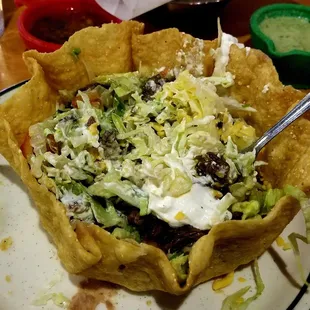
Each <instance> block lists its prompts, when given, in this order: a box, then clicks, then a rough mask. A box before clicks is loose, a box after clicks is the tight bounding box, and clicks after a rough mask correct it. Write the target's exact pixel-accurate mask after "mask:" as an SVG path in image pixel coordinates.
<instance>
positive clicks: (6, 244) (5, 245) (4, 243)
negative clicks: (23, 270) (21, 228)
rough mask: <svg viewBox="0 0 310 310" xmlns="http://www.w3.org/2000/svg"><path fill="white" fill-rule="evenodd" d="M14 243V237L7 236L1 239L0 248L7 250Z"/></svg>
mask: <svg viewBox="0 0 310 310" xmlns="http://www.w3.org/2000/svg"><path fill="white" fill-rule="evenodd" d="M12 244H13V239H12V237H7V238H4V239H2V240H1V242H0V250H1V251H6V250H8V249H9V248H10V247H11V246H12Z"/></svg>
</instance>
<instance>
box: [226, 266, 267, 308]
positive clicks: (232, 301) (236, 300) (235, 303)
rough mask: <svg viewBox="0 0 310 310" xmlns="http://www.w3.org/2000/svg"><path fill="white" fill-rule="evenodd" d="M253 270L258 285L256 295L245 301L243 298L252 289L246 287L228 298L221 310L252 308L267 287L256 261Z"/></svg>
mask: <svg viewBox="0 0 310 310" xmlns="http://www.w3.org/2000/svg"><path fill="white" fill-rule="evenodd" d="M252 270H253V274H254V279H255V284H256V293H255V295H253V296H252V297H249V298H247V299H246V300H244V301H243V299H242V296H244V295H245V294H246V293H247V292H248V291H249V289H250V288H251V286H246V287H244V288H242V289H240V290H239V291H237V292H236V293H234V294H232V295H230V296H228V297H226V298H225V299H224V301H223V304H222V308H221V310H246V309H247V308H248V307H249V306H250V304H251V303H252V302H253V301H255V300H256V299H257V298H258V297H259V296H260V295H261V294H262V293H263V291H264V289H265V285H264V283H263V280H262V278H261V275H260V272H259V266H258V262H257V260H255V261H254V263H253V265H252Z"/></svg>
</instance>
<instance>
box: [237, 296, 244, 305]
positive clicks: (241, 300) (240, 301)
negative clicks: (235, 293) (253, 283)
mask: <svg viewBox="0 0 310 310" xmlns="http://www.w3.org/2000/svg"><path fill="white" fill-rule="evenodd" d="M236 302H237V304H242V303H243V302H244V298H243V297H239V298H238V299H237V300H236Z"/></svg>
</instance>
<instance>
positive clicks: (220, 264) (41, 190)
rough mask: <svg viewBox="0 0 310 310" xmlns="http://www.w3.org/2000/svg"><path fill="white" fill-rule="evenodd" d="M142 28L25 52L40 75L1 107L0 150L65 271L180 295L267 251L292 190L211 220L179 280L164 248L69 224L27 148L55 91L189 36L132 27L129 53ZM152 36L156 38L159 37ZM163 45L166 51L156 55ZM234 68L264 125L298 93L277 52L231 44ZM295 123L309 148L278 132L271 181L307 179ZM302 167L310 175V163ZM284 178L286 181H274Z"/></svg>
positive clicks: (241, 93)
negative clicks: (280, 71)
mask: <svg viewBox="0 0 310 310" xmlns="http://www.w3.org/2000/svg"><path fill="white" fill-rule="evenodd" d="M142 29H143V25H141V24H138V23H135V22H128V23H122V24H120V25H105V26H103V27H102V28H88V29H85V30H82V31H80V32H78V33H77V34H75V35H74V36H73V37H72V38H71V39H70V41H69V42H68V43H67V44H65V45H64V47H63V48H61V49H60V50H58V51H56V52H55V53H52V54H40V53H38V52H35V51H29V52H27V53H26V54H25V60H26V62H27V65H28V67H29V68H30V70H31V71H32V73H33V78H32V79H31V80H30V82H29V83H27V84H26V85H24V86H23V87H21V88H20V89H19V91H18V92H17V93H16V94H15V95H14V96H13V97H12V98H11V99H9V100H8V101H7V102H6V103H5V104H4V105H2V106H1V107H0V153H1V154H2V155H3V156H4V157H5V158H6V159H7V160H8V162H9V163H10V165H11V166H12V167H13V168H14V170H15V171H16V173H18V174H19V175H20V177H21V179H22V181H23V182H24V183H25V185H26V186H27V188H28V190H29V192H30V194H31V196H32V198H33V201H34V202H35V204H36V206H37V208H38V211H39V214H40V220H41V223H42V226H43V227H44V229H45V230H46V231H47V232H48V233H49V235H50V236H51V238H52V240H53V242H54V244H55V245H56V247H57V250H58V255H59V257H60V259H61V262H62V263H63V265H64V266H65V268H66V269H67V270H68V272H70V273H74V274H81V275H84V276H87V277H91V278H96V279H100V280H106V281H110V282H113V283H117V284H120V285H123V286H125V287H127V288H129V289H131V290H134V291H147V290H162V291H166V292H169V293H172V294H183V293H185V292H187V291H189V290H190V289H191V288H192V287H193V286H195V285H197V284H199V283H201V282H204V281H207V280H208V279H210V278H213V277H216V276H219V275H222V274H224V273H228V272H230V271H232V270H234V269H235V268H237V267H238V266H240V265H242V264H246V263H249V262H250V261H251V260H253V259H254V258H256V257H258V256H259V255H261V254H262V253H263V252H264V251H265V250H266V249H267V248H268V247H269V246H270V245H271V243H272V242H273V240H274V239H275V238H276V237H277V236H278V235H279V234H280V233H281V232H282V230H283V229H284V228H285V227H286V225H287V224H288V223H289V222H290V221H291V220H292V219H293V217H294V216H295V214H296V213H297V212H298V210H299V203H298V201H296V200H295V199H293V198H292V197H284V198H282V199H281V200H280V201H279V202H278V203H277V205H276V206H275V207H274V208H273V210H272V211H271V212H270V214H269V215H268V216H267V217H266V218H264V219H263V220H246V221H242V220H240V221H228V222H224V223H221V224H219V225H216V226H214V227H213V228H212V229H211V231H210V232H209V234H208V235H206V236H204V237H202V238H201V239H199V240H198V242H196V244H195V245H194V246H193V248H192V250H191V252H190V256H189V275H188V279H187V282H186V285H185V286H184V287H180V285H179V284H178V282H177V278H176V274H175V272H174V269H173V268H172V266H171V264H170V263H169V261H168V259H167V257H166V255H165V254H164V252H162V251H161V250H160V249H158V248H155V247H153V246H151V245H147V244H143V243H141V244H138V243H136V242H134V241H130V240H128V241H127V240H117V239H116V238H114V237H113V236H112V235H111V234H110V233H108V232H107V231H105V230H103V229H102V228H100V227H99V226H96V225H87V224H85V223H77V224H76V226H75V227H73V226H71V225H70V223H69V220H68V218H67V216H66V213H65V207H64V206H63V204H61V203H60V202H59V201H57V200H56V197H55V195H54V194H53V193H51V192H50V191H48V189H47V188H46V187H45V186H43V185H40V184H39V183H38V182H37V180H36V179H35V178H34V177H33V176H32V174H31V172H30V170H29V166H28V164H27V161H26V159H25V158H24V156H23V154H22V152H21V150H20V145H21V143H22V141H23V139H24V137H25V136H26V135H27V132H28V128H29V126H30V125H31V124H34V123H37V122H40V121H42V120H43V119H45V118H47V117H48V116H50V115H52V114H53V113H54V111H55V101H56V97H57V90H59V89H64V88H66V89H68V90H76V89H78V88H80V87H82V86H85V85H86V84H88V83H89V82H90V80H91V76H92V75H100V74H104V73H116V72H126V71H129V70H132V69H133V68H132V64H131V59H132V58H133V60H134V63H135V66H136V68H137V66H138V64H140V63H141V62H142V64H143V66H145V68H148V67H149V68H150V70H153V69H155V68H157V67H158V66H162V65H164V66H173V64H174V60H173V59H174V58H175V52H176V51H177V49H178V48H179V47H180V41H178V40H180V37H183V38H184V37H187V38H188V37H189V36H188V35H185V34H180V33H179V32H178V31H177V30H176V29H172V30H166V31H163V32H158V33H156V34H155V37H154V36H153V37H152V36H150V35H146V36H139V35H138V36H134V38H133V49H132V50H133V55H132V54H131V44H130V42H131V37H132V35H133V34H137V33H140V32H141V31H142ZM112 34H113V35H112ZM168 34H169V35H168ZM154 38H156V40H157V45H156V44H155V45H154V43H152V40H153V39H154ZM151 39H152V40H151ZM170 39H171V42H170V41H169V40H170ZM162 40H163V41H162ZM162 42H165V44H164V45H163V44H162ZM99 43H101V44H99ZM159 43H160V44H159ZM206 44H208V47H206V48H207V49H208V50H209V49H210V48H211V47H212V46H213V44H214V42H213V41H212V42H207V43H206V42H205V43H204V46H206ZM151 45H152V46H153V47H152V48H151V47H150V46H151ZM159 46H161V47H159ZM171 46H172V47H171ZM74 47H79V48H80V49H81V54H80V55H79V59H78V60H74V59H72V55H69V53H70V51H71V49H72V48H74ZM146 47H147V48H146ZM163 47H164V48H163ZM214 47H215V46H214ZM148 49H149V54H148V53H147V51H148ZM158 50H159V51H160V52H161V53H162V56H161V57H158V55H156V51H158ZM155 56H156V57H157V58H156V57H155ZM151 59H152V61H151ZM161 59H162V60H163V62H161ZM153 61H154V63H153ZM85 64H87V68H86V66H85ZM240 64H241V65H240ZM204 68H207V66H206V65H205V67H204ZM209 68H212V69H213V61H212V62H209ZM228 68H229V70H231V71H232V72H233V74H234V75H235V76H236V85H235V86H233V88H232V90H231V95H232V96H234V97H236V98H237V99H239V100H241V101H243V100H244V101H245V102H246V103H249V104H251V105H252V106H254V107H255V108H256V109H257V110H258V112H257V114H256V115H254V114H252V115H250V116H249V117H248V119H249V121H251V123H252V124H253V125H254V126H255V128H256V129H257V130H258V131H259V132H261V131H263V130H265V128H267V127H268V126H269V125H270V124H272V122H275V121H276V120H277V119H278V118H279V117H281V116H282V115H283V114H284V113H285V111H286V110H287V108H288V107H289V106H290V104H291V103H293V102H295V101H296V100H298V98H299V96H300V93H299V92H298V91H296V90H294V89H293V88H289V87H288V88H286V87H283V86H282V84H281V83H280V82H279V81H278V77H277V74H276V72H275V70H274V68H273V66H272V63H271V62H270V60H269V59H268V58H267V57H266V56H264V55H263V54H262V53H260V52H258V51H255V50H252V51H251V52H250V55H249V56H248V59H247V58H246V55H245V51H244V50H239V49H236V48H235V47H233V48H232V53H231V59H230V63H229V65H228ZM205 70H206V69H205ZM208 70H210V69H208ZM208 70H206V71H205V72H207V71H208ZM262 72H264V75H263V74H261V73H262ZM267 75H268V77H267ZM260 79H262V81H261V82H259V80H260ZM268 82H269V83H272V87H270V92H267V93H266V94H264V95H261V90H262V88H263V86H264V85H265V84H266V83H268ZM247 85H250V89H249V88H248V87H247ZM282 99H283V100H282ZM284 107H285V109H284ZM271 111H272V112H271ZM268 115H270V118H268ZM298 124H299V125H296V126H297V127H298V126H300V128H296V129H294V132H295V133H296V134H298V135H299V138H298V139H296V140H294V141H293V142H290V143H292V144H290V146H291V147H292V149H293V148H295V149H297V148H298V147H299V148H300V147H301V144H302V147H303V148H300V150H301V152H300V153H302V154H299V152H296V151H295V152H291V153H290V152H289V151H288V150H284V149H283V144H281V143H282V142H281V141H280V140H279V141H277V140H276V141H275V144H274V151H273V152H272V150H271V149H270V150H267V152H266V154H265V156H267V157H266V158H268V159H270V165H269V168H268V169H269V172H270V173H269V174H268V173H266V178H269V181H270V182H272V181H273V182H274V183H276V184H278V183H279V184H282V183H283V184H284V182H293V184H296V185H298V186H300V187H301V188H303V184H301V182H306V179H307V178H306V177H305V176H302V174H301V171H302V169H306V170H307V171H308V170H309V169H310V168H309V164H306V165H302V160H305V158H304V156H306V154H308V147H307V145H308V144H309V142H308V141H307V136H309V130H310V129H309V128H308V121H306V120H301V121H300V123H298ZM285 137H286V139H288V138H289V136H285ZM277 143H278V144H277ZM297 153H298V155H297ZM307 156H308V155H307ZM276 159H278V163H277V161H276ZM281 165H282V166H281ZM285 165H287V166H289V167H290V168H291V171H290V172H287V171H286V172H284V168H285ZM285 169H286V168H285ZM309 172H310V171H309ZM305 175H309V174H308V172H306V174H305ZM282 177H283V180H284V181H279V182H278V181H276V180H277V178H282ZM281 180H282V179H281ZM294 180H295V181H294ZM298 180H299V181H298ZM301 180H304V181H301ZM277 182H278V183H277ZM294 182H295V183H294ZM298 182H299V183H298Z"/></svg>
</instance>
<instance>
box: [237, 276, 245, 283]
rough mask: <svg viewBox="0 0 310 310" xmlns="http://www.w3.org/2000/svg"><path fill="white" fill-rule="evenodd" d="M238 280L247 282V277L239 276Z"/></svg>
mask: <svg viewBox="0 0 310 310" xmlns="http://www.w3.org/2000/svg"><path fill="white" fill-rule="evenodd" d="M238 281H239V282H241V283H243V282H246V279H245V278H243V277H239V278H238Z"/></svg>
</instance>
